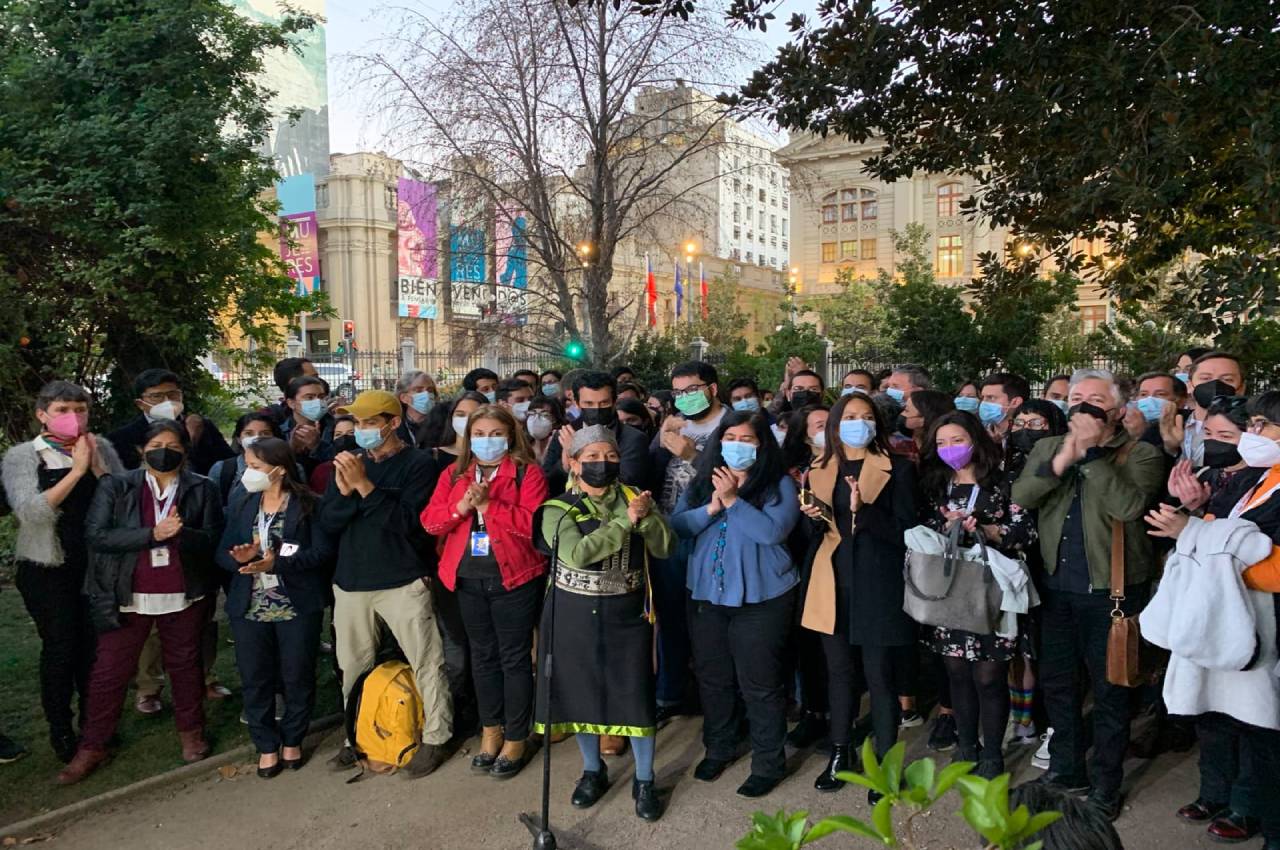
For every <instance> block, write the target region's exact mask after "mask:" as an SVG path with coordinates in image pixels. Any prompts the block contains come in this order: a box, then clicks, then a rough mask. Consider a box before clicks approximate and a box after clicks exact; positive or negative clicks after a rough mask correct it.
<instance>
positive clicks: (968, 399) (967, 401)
mask: <svg viewBox="0 0 1280 850" xmlns="http://www.w3.org/2000/svg"><path fill="white" fill-rule="evenodd" d="M951 403H952V405H954V406H955V409H956V410H963V411H965V412H966V413H977V412H978V400H977V399H976V398H973V397H972V396H967V395H958V396H956V397H955V398H954V399H952V400H951Z"/></svg>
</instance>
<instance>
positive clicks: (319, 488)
mask: <svg viewBox="0 0 1280 850" xmlns="http://www.w3.org/2000/svg"><path fill="white" fill-rule="evenodd" d="M331 445H332V447H333V453H334V454H335V455H336V454H339V453H340V452H353V451H355V450H356V448H357V446H356V419H355V417H354V416H347V415H343V416H335V417H333V442H332V443H331ZM298 470H299V472H300V473H301V472H302V467H301V465H299V467H298ZM332 481H333V461H332V460H326V461H325V462H323V463H321V464H320V465H319V466H317V467H316V468H315V469H314V470H312V472H311V475H310V476H309V477H308V479H307V483H308V485H309V486H310V487H311V492H312V493H315V494H316V495H317V496H323V495H324V493H325V491H326V490H328V489H329V484H330V483H331V482H332Z"/></svg>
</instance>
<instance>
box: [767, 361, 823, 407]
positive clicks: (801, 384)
mask: <svg viewBox="0 0 1280 850" xmlns="http://www.w3.org/2000/svg"><path fill="white" fill-rule="evenodd" d="M825 391H826V386H825V385H824V384H823V382H822V376H821V375H819V374H818V373H817V372H815V371H813V370H812V369H808V368H805V369H799V370H797V371H796V372H795V373H794V374H792V375H791V378H790V382H789V383H788V384H787V388H786V390H785V391H784V392H783V393H781V394H780V395H779V396H778V397H776V398H775V400H774V403H773V405H772V406H771V408H770V410H769V413H770V414H771V415H773V416H775V417H776V416H780V415H781V414H784V413H790V412H791V411H793V410H799V409H800V408H802V407H808V406H809V405H811V404H822V396H823V393H824V392H825Z"/></svg>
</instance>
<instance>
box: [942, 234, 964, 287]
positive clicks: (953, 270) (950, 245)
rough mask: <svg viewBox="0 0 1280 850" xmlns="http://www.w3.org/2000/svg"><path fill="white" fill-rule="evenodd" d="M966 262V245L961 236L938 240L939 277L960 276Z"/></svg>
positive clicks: (944, 237)
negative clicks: (962, 266)
mask: <svg viewBox="0 0 1280 850" xmlns="http://www.w3.org/2000/svg"><path fill="white" fill-rule="evenodd" d="M963 262H964V245H963V244H962V242H961V239H960V237H959V236H943V237H941V238H940V239H939V240H938V277H959V276H960V268H961V265H962V264H963Z"/></svg>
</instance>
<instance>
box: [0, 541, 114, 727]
mask: <svg viewBox="0 0 1280 850" xmlns="http://www.w3.org/2000/svg"><path fill="white" fill-rule="evenodd" d="M83 583H84V568H83V566H75V565H71V564H64V565H63V566H60V567H45V566H41V565H40V564H35V563H32V562H30V561H19V562H18V573H17V576H16V584H17V587H18V592H19V593H20V594H22V601H23V603H24V604H25V605H26V606H27V613H29V614H30V615H31V619H32V620H34V621H35V624H36V632H37V633H38V634H39V635H40V704H41V706H43V708H44V716H45V719H46V720H47V721H48V722H49V731H50V732H51V733H52V734H54V735H67V734H73V733H74V728H73V722H72V721H73V718H74V714H73V712H72V707H71V704H72V700H73V699H74V698H75V697H77V696H78V697H79V701H78V710H79V716H80V722H81V724H83V723H84V719H85V700H86V698H87V697H88V693H89V671H90V670H91V669H93V657H94V646H95V634H94V631H93V625H92V624H91V623H90V621H89V602H88V600H87V599H86V598H85V597H84V596H83V595H82V594H81V593H80V588H81V585H82V584H83Z"/></svg>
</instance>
